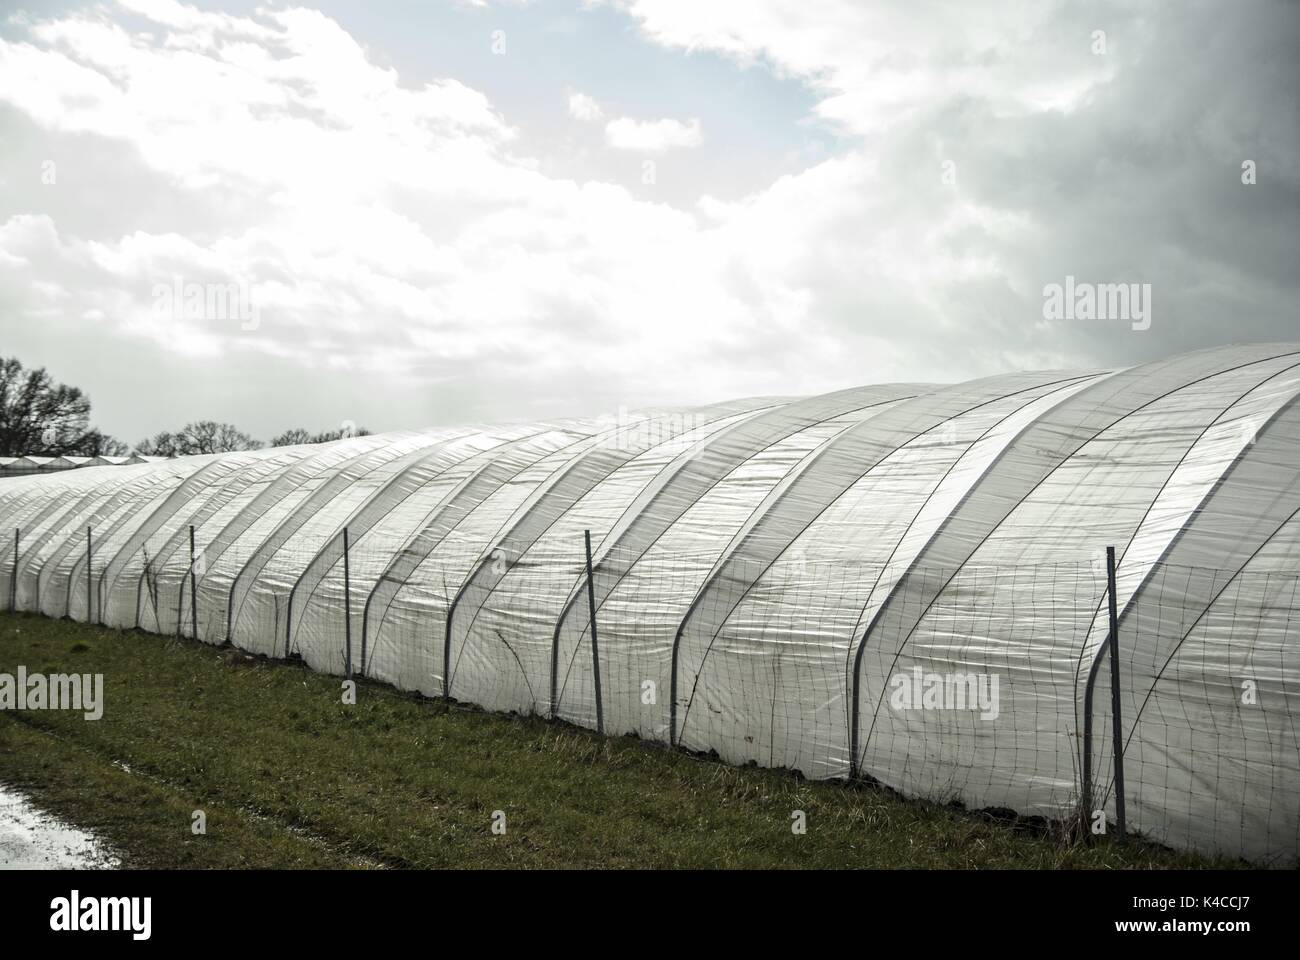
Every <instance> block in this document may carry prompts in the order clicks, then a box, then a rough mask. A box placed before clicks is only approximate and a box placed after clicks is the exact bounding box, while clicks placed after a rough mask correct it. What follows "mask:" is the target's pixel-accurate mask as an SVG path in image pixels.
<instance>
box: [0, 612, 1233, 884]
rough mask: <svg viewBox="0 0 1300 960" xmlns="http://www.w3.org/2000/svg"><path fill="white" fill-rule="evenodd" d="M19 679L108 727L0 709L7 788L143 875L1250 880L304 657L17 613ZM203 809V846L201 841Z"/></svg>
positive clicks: (9, 661)
mask: <svg viewBox="0 0 1300 960" xmlns="http://www.w3.org/2000/svg"><path fill="white" fill-rule="evenodd" d="M20 664H21V665H24V666H26V668H27V670H28V671H29V672H41V673H47V674H48V673H73V672H75V673H83V674H85V673H91V674H95V673H99V674H103V675H104V700H105V710H104V716H103V718H102V719H101V720H98V721H95V722H87V721H86V720H84V719H83V718H82V715H81V714H79V713H72V712H60V711H26V712H21V713H19V712H13V711H5V712H0V782H4V783H8V784H10V785H12V786H15V787H18V788H20V789H21V790H23V791H24V792H26V793H28V794H29V795H30V796H32V797H33V799H34V800H35V802H36V803H37V804H38V805H39V806H42V807H44V808H45V809H47V810H49V811H51V812H53V813H55V814H58V815H59V816H60V817H62V818H64V819H65V820H67V821H68V822H70V823H73V824H75V825H77V826H79V827H82V828H84V829H87V830H90V831H92V832H94V833H96V834H97V835H98V836H100V837H101V838H102V839H103V840H104V841H105V842H106V843H107V844H108V845H109V846H110V847H111V848H112V849H113V850H114V852H115V853H116V854H117V855H118V856H119V857H120V858H121V862H122V864H123V866H127V867H164V868H166V867H215V868H223V867H256V868H262V867H266V868H277V867H366V866H372V867H373V866H378V867H416V868H429V867H506V868H509V867H534V868H536V867H639V868H658V867H687V868H691V867H729V868H787V867H810V868H811V867H822V868H844V867H852V868H896V867H949V868H953V867H981V868H990V867H993V868H998V867H1006V868H1014V867H1019V868H1073V867H1097V868H1121V867H1155V868H1159V867H1197V866H1211V865H1213V866H1230V865H1232V864H1227V863H1219V862H1211V861H1207V860H1205V859H1202V858H1199V857H1194V856H1191V855H1185V854H1178V853H1174V852H1171V851H1168V850H1165V849H1163V848H1160V847H1157V846H1155V845H1152V844H1147V843H1143V842H1130V843H1128V844H1126V845H1122V846H1121V845H1119V844H1116V843H1113V842H1110V841H1107V840H1101V841H1099V842H1079V841H1071V840H1069V839H1067V838H1065V837H1063V836H1061V835H1060V834H1059V833H1055V832H1052V831H1044V830H1043V829H1041V828H1038V827H1036V826H1033V825H1029V824H1024V823H1008V822H1004V821H1000V820H995V819H992V818H990V817H986V816H983V815H981V814H978V813H970V812H966V811H962V810H958V809H954V808H951V807H945V806H940V805H937V804H931V803H926V802H922V801H916V800H907V799H904V798H902V797H899V796H897V795H896V794H893V793H891V792H889V791H887V790H883V789H879V788H872V787H865V786H864V787H857V786H845V785H843V784H835V783H814V782H810V781H807V780H804V779H802V778H800V777H798V776H797V775H795V774H792V773H790V772H787V771H779V770H764V769H759V768H753V767H748V768H736V767H730V766H726V765H723V764H720V763H715V762H711V761H707V760H702V759H700V758H697V757H692V756H688V755H687V754H684V753H682V752H679V751H673V750H667V749H664V748H662V747H658V746H655V745H652V744H646V743H642V742H640V741H638V740H635V739H632V738H602V737H598V736H597V735H596V734H594V733H590V732H588V731H585V730H580V729H577V728H574V727H570V726H567V725H562V724H557V723H551V722H547V721H544V720H541V719H537V718H525V717H516V716H500V715H495V714H488V713H484V712H482V711H478V710H475V709H472V708H468V707H465V706H461V705H456V704H451V705H447V704H443V703H441V702H437V701H428V700H423V699H420V698H415V697H410V696H407V695H405V694H402V693H400V692H398V691H395V690H392V689H390V688H387V687H384V686H381V685H378V684H371V683H367V682H364V681H362V682H361V683H360V684H359V690H358V703H357V705H356V706H345V705H344V704H342V703H341V702H340V679H339V678H338V677H329V676H324V675H321V674H317V673H313V672H311V671H309V670H306V669H304V668H303V667H301V666H298V665H295V664H287V663H278V662H273V661H267V660H261V659H254V658H250V657H248V656H246V655H245V654H243V653H241V652H240V651H238V650H234V649H232V648H229V647H224V648H214V647H209V646H205V645H203V644H200V643H196V642H193V641H188V640H176V639H173V638H164V637H158V636H154V635H152V634H146V633H141V632H138V631H118V630H109V629H103V628H98V627H91V626H85V625H82V624H78V623H74V622H71V621H67V620H50V619H47V618H44V617H38V616H34V615H26V614H16V615H10V614H0V673H14V672H16V670H17V668H18V666H19V665H20ZM196 810H203V811H204V813H205V814H206V816H207V833H206V835H202V836H196V835H194V834H193V833H192V832H191V822H192V820H191V818H192V814H193V812H194V811H196ZM794 810H803V811H804V812H805V814H806V816H807V833H806V834H804V835H795V834H794V833H793V832H792V831H791V812H792V811H794ZM494 811H502V812H503V813H504V815H505V823H506V832H505V834H504V835H497V834H494V833H493V832H492V829H491V827H492V822H493V813H494Z"/></svg>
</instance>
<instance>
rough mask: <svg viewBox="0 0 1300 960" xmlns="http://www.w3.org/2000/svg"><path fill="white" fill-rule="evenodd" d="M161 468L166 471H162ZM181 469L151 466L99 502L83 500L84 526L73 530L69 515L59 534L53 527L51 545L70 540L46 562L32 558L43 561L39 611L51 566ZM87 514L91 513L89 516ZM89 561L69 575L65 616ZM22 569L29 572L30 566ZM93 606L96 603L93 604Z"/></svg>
mask: <svg viewBox="0 0 1300 960" xmlns="http://www.w3.org/2000/svg"><path fill="white" fill-rule="evenodd" d="M160 466H161V467H162V468H163V469H158V468H159V467H160ZM178 466H179V464H178V463H171V462H169V463H167V464H151V465H150V467H151V469H149V470H148V471H145V472H142V473H140V474H138V475H137V476H135V477H133V478H131V479H130V480H129V481H127V482H126V483H122V484H119V485H117V486H115V487H114V488H113V489H112V490H110V491H106V492H105V491H101V493H100V496H99V498H98V499H97V500H95V502H92V503H87V502H86V501H87V500H92V499H94V498H93V496H89V495H88V496H87V497H84V498H82V500H81V501H80V502H79V503H78V504H77V506H76V508H75V510H76V514H75V515H76V516H78V517H80V516H83V514H84V515H85V516H84V522H80V521H79V522H78V523H77V524H76V526H75V527H73V526H72V524H71V516H72V514H71V512H69V513H65V514H64V515H63V516H61V517H60V518H59V520H58V523H60V524H62V526H60V527H58V530H57V533H56V532H55V527H54V526H51V527H50V530H49V531H48V533H49V536H48V538H47V542H49V541H50V540H53V539H55V538H56V537H58V536H59V535H61V534H66V536H65V538H64V540H63V543H62V544H60V545H59V546H57V547H56V548H55V549H54V550H53V552H51V553H50V554H49V555H47V556H45V557H44V558H40V557H32V558H31V561H30V564H33V565H34V564H37V563H38V561H39V565H38V566H37V569H36V571H35V573H36V609H37V610H40V609H41V605H42V602H43V601H42V598H43V597H44V594H45V591H46V589H48V584H46V585H44V586H43V585H42V584H41V580H42V578H44V577H45V571H46V570H47V569H49V567H50V565H51V564H54V565H55V566H56V567H57V565H58V564H59V563H60V562H62V561H63V559H64V558H65V557H66V556H67V555H68V554H69V553H71V552H72V551H73V550H74V549H75V548H76V547H77V546H78V545H80V544H82V543H84V542H85V541H84V540H80V539H79V537H80V536H81V535H82V532H83V529H84V528H85V527H87V526H94V524H95V523H96V522H97V521H98V520H102V519H104V518H106V517H111V516H112V515H113V514H114V513H116V512H117V511H118V510H120V509H121V508H122V506H123V505H124V504H128V503H130V502H131V501H132V500H134V499H135V498H136V497H138V496H139V495H141V494H142V493H145V492H147V491H148V490H149V488H150V487H151V486H153V485H155V484H157V483H158V482H160V480H159V478H160V477H167V478H169V479H174V478H177V477H181V476H184V473H183V471H178V470H177V467H178ZM86 511H90V512H89V513H88V514H87V513H86ZM127 519H129V517H128V516H122V517H119V518H118V520H117V522H116V523H114V524H113V525H112V526H111V527H110V528H109V530H108V531H107V535H108V536H111V535H112V533H113V532H114V531H116V530H117V529H119V528H120V527H121V525H122V524H123V523H124V522H126V520H127ZM100 533H101V534H103V533H104V531H100ZM85 560H86V558H85V556H81V557H79V558H78V559H77V561H76V562H75V563H74V564H73V566H72V569H71V570H70V571H69V573H68V589H67V596H66V598H65V604H64V613H65V615H67V614H69V613H70V611H71V609H72V585H73V583H74V579H75V578H76V576H77V574H78V571H80V569H81V565H82V564H83V563H85ZM22 569H23V571H24V572H26V565H25V566H24V567H23V568H22ZM96 599H98V598H96ZM91 602H93V600H92V601H91Z"/></svg>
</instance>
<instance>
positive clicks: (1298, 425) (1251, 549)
mask: <svg viewBox="0 0 1300 960" xmlns="http://www.w3.org/2000/svg"><path fill="white" fill-rule="evenodd" d="M1278 423H1286V424H1287V425H1288V427H1289V430H1288V431H1287V432H1285V433H1284V432H1282V431H1280V430H1277V429H1276V426H1277V424H1278ZM1297 439H1300V392H1297V393H1296V394H1295V395H1294V396H1292V397H1291V398H1290V399H1289V400H1287V401H1286V402H1285V403H1284V404H1282V405H1281V406H1280V407H1279V408H1278V409H1277V410H1276V411H1275V412H1274V413H1273V415H1272V416H1270V417H1269V418H1268V419H1267V420H1266V421H1265V422H1264V424H1263V425H1262V426H1261V427H1260V429H1259V431H1258V433H1257V435H1256V439H1255V443H1254V444H1252V445H1249V446H1247V447H1245V448H1244V449H1242V450H1241V451H1240V452H1239V453H1238V454H1237V456H1236V457H1235V458H1234V459H1233V461H1232V463H1230V464H1229V465H1228V466H1227V468H1226V469H1225V470H1224V471H1223V473H1222V474H1221V475H1220V476H1219V477H1218V478H1217V479H1216V481H1215V483H1214V486H1213V487H1212V488H1211V489H1210V490H1209V491H1207V492H1206V494H1205V496H1204V497H1202V498H1201V500H1200V501H1199V502H1198V503H1197V504H1196V507H1195V509H1193V510H1192V511H1190V512H1189V514H1188V516H1187V519H1186V520H1185V521H1184V523H1183V525H1182V526H1181V527H1180V528H1179V529H1178V532H1177V533H1175V534H1174V536H1173V538H1172V539H1171V540H1170V542H1169V544H1168V545H1167V546H1166V548H1165V550H1164V551H1163V552H1162V553H1161V555H1160V557H1159V558H1158V559H1157V560H1156V561H1155V562H1154V563H1152V564H1151V566H1150V568H1148V570H1147V572H1146V574H1145V575H1144V576H1143V578H1142V580H1141V582H1140V583H1139V584H1138V585H1137V587H1136V588H1135V589H1134V591H1133V594H1132V595H1131V596H1130V598H1129V600H1128V601H1127V602H1126V603H1125V604H1124V607H1123V609H1122V610H1121V611H1120V612H1119V615H1118V618H1117V622H1116V623H1117V625H1116V629H1117V630H1120V631H1121V632H1122V631H1123V630H1124V627H1125V625H1126V624H1127V623H1129V622H1130V621H1132V620H1135V619H1140V618H1141V617H1142V616H1143V615H1144V608H1145V606H1146V603H1145V601H1146V599H1147V597H1148V596H1149V595H1150V593H1151V590H1152V587H1151V585H1152V584H1153V583H1154V582H1155V579H1156V574H1157V572H1158V571H1159V570H1162V569H1168V568H1170V567H1177V568H1180V569H1181V568H1186V569H1188V570H1189V571H1193V572H1195V571H1198V570H1202V569H1204V568H1202V567H1200V566H1199V565H1197V564H1191V563H1183V562H1180V561H1179V554H1180V553H1186V552H1189V551H1191V550H1193V549H1194V548H1193V547H1190V546H1188V544H1189V543H1190V542H1191V541H1193V540H1195V539H1196V538H1197V537H1198V536H1206V537H1207V538H1208V537H1210V536H1212V534H1206V533H1204V532H1203V528H1205V527H1207V526H1211V525H1212V524H1213V523H1214V520H1213V519H1211V518H1213V517H1214V516H1215V511H1214V509H1213V507H1214V505H1215V502H1216V501H1217V500H1219V499H1221V498H1223V497H1225V496H1227V495H1228V493H1226V492H1225V491H1228V490H1229V488H1230V487H1231V486H1233V485H1234V484H1235V485H1237V486H1241V487H1244V488H1246V489H1249V490H1252V491H1256V490H1263V489H1268V487H1269V484H1268V483H1267V482H1265V479H1264V478H1263V477H1259V476H1252V475H1251V472H1252V471H1255V472H1256V473H1263V474H1267V473H1268V471H1269V469H1270V461H1271V459H1272V458H1273V457H1274V456H1275V455H1276V453H1277V452H1278V451H1279V450H1293V449H1294V448H1295V445H1296V441H1297ZM1298 515H1300V474H1296V473H1291V474H1290V476H1289V477H1288V479H1287V481H1286V483H1285V485H1283V486H1282V487H1281V488H1280V489H1276V495H1275V496H1274V497H1273V498H1272V499H1271V500H1268V501H1264V502H1260V503H1259V505H1258V507H1257V509H1256V510H1254V511H1252V514H1251V516H1250V518H1249V519H1248V520H1244V519H1243V518H1241V517H1240V516H1235V517H1234V521H1233V536H1232V538H1231V541H1230V543H1231V546H1230V548H1229V550H1230V552H1229V553H1228V554H1227V555H1226V556H1225V554H1224V553H1223V551H1218V552H1217V553H1216V562H1218V563H1219V564H1220V565H1219V566H1216V567H1215V572H1216V573H1220V572H1222V571H1224V570H1229V571H1231V573H1230V575H1229V576H1228V577H1227V578H1226V579H1225V580H1224V581H1223V583H1222V585H1217V580H1216V578H1213V577H1204V576H1203V577H1202V578H1201V579H1200V581H1199V582H1195V583H1194V584H1189V585H1188V586H1186V587H1184V588H1183V589H1182V590H1181V591H1180V592H1181V593H1183V594H1184V595H1185V596H1204V597H1207V598H1208V599H1207V600H1206V601H1205V603H1204V604H1203V605H1202V606H1201V608H1200V612H1199V613H1197V614H1196V616H1195V617H1193V618H1191V621H1190V623H1187V625H1186V628H1185V629H1184V628H1182V627H1181V625H1180V627H1179V629H1180V630H1181V635H1180V636H1179V638H1178V640H1177V641H1176V642H1175V643H1174V644H1173V647H1172V649H1171V650H1170V651H1169V656H1168V657H1166V658H1165V662H1164V663H1163V664H1161V666H1160V669H1159V670H1158V671H1156V675H1155V677H1154V678H1153V679H1152V682H1151V686H1150V687H1149V688H1148V689H1147V691H1146V694H1145V695H1144V697H1143V698H1142V702H1141V704H1140V705H1139V706H1138V709H1137V712H1136V713H1135V714H1134V716H1133V717H1132V719H1131V721H1129V722H1130V723H1131V726H1130V729H1129V731H1128V734H1127V735H1126V737H1125V740H1124V745H1125V747H1127V746H1128V745H1129V743H1130V742H1131V741H1132V738H1133V736H1134V734H1135V733H1136V732H1137V726H1138V721H1139V720H1140V719H1141V717H1142V713H1143V711H1144V710H1145V709H1146V706H1147V704H1148V703H1149V702H1150V700H1151V697H1152V695H1153V694H1154V692H1155V689H1156V686H1157V685H1158V684H1159V682H1160V680H1161V678H1162V677H1163V676H1164V673H1165V670H1167V669H1168V668H1169V665H1170V664H1171V663H1173V661H1174V658H1175V657H1176V656H1177V655H1178V651H1179V650H1180V649H1181V648H1182V646H1183V644H1184V643H1185V642H1186V641H1187V638H1188V637H1190V636H1191V634H1192V631H1193V630H1195V629H1196V626H1197V625H1198V624H1199V623H1200V622H1201V621H1202V620H1203V619H1204V618H1205V615H1206V614H1207V613H1209V611H1210V610H1211V609H1212V608H1213V607H1214V604H1215V603H1216V602H1217V601H1218V599H1219V597H1220V596H1222V595H1223V593H1224V592H1225V591H1226V590H1227V589H1228V587H1229V586H1231V585H1232V584H1233V583H1234V582H1235V581H1236V580H1237V579H1238V578H1239V577H1240V576H1241V574H1242V572H1243V571H1244V570H1245V569H1246V567H1247V566H1248V565H1249V564H1250V562H1251V560H1253V559H1254V558H1255V557H1256V556H1257V555H1258V554H1259V552H1260V551H1261V550H1263V549H1264V547H1266V546H1267V545H1268V543H1269V542H1270V541H1271V540H1272V539H1273V537H1275V536H1276V535H1277V534H1278V532H1280V531H1281V530H1282V528H1283V527H1285V526H1286V525H1287V523H1289V522H1290V521H1291V520H1293V519H1294V518H1295V517H1296V516H1298ZM1214 539H1216V540H1222V539H1223V538H1222V537H1221V536H1220V537H1215V538H1214ZM1224 561H1226V563H1225V562H1224ZM1190 579H1191V578H1190V576H1189V580H1190ZM1216 586H1217V589H1216ZM1152 602H1154V603H1156V604H1157V605H1159V604H1160V601H1159V600H1158V599H1156V600H1154V601H1152ZM1162 617H1163V613H1162ZM1122 647H1123V648H1124V649H1129V650H1131V649H1132V648H1133V644H1122ZM1106 650H1107V648H1106V645H1105V644H1100V645H1098V648H1097V651H1096V653H1095V654H1094V655H1093V657H1092V662H1091V665H1090V666H1089V670H1088V682H1089V684H1091V683H1092V682H1093V681H1094V680H1095V679H1096V677H1097V675H1098V671H1099V670H1100V667H1101V662H1102V660H1103V659H1105V655H1106ZM1107 789H1108V790H1109V788H1107Z"/></svg>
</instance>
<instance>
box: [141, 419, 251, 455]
mask: <svg viewBox="0 0 1300 960" xmlns="http://www.w3.org/2000/svg"><path fill="white" fill-rule="evenodd" d="M261 446H262V444H261V443H260V442H259V441H257V440H254V439H253V438H252V437H250V436H249V435H248V434H246V433H244V432H243V431H241V430H240V429H238V428H237V427H235V426H234V424H230V423H218V422H217V421H215V420H196V421H195V422H194V423H187V424H186V425H185V426H183V427H181V429H180V430H178V431H176V432H175V433H171V432H169V431H167V430H164V431H163V432H162V433H158V434H155V435H154V436H153V437H150V438H149V439H147V440H141V441H140V442H139V443H138V444H136V447H135V452H136V453H139V454H144V455H146V456H157V457H184V456H189V455H191V454H196V453H230V452H232V451H236V450H258V449H260V448H261Z"/></svg>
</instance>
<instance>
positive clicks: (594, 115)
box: [569, 93, 605, 122]
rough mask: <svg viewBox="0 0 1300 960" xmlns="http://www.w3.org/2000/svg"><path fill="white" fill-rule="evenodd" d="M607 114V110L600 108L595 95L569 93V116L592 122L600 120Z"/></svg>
mask: <svg viewBox="0 0 1300 960" xmlns="http://www.w3.org/2000/svg"><path fill="white" fill-rule="evenodd" d="M604 115H605V111H604V110H602V109H601V108H600V104H599V103H597V102H596V101H595V99H594V98H593V97H589V96H587V95H586V94H585V93H571V94H569V116H571V117H573V118H574V119H575V120H582V121H583V122H590V121H592V120H599V119H600V118H601V117H603V116H604Z"/></svg>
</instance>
